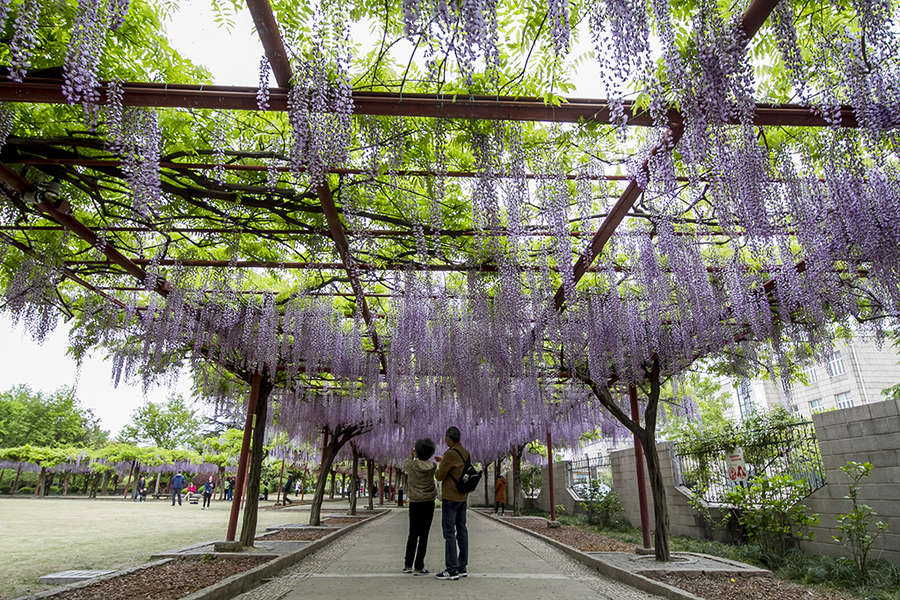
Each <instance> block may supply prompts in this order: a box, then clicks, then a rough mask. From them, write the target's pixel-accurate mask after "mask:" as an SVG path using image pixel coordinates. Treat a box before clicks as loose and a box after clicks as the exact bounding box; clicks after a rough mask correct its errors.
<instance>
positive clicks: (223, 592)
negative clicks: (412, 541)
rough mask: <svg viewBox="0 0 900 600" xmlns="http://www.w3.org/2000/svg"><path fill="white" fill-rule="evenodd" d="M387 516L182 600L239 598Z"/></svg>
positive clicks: (339, 532) (344, 530)
mask: <svg viewBox="0 0 900 600" xmlns="http://www.w3.org/2000/svg"><path fill="white" fill-rule="evenodd" d="M389 512H391V509H387V510H384V511H383V512H379V514H377V515H372V516H371V517H369V518H368V519H366V520H365V521H360V522H359V523H353V524H351V525H347V526H345V527H342V528H341V529H338V530H337V531H335V532H334V533H329V534H328V535H326V536H325V537H323V538H320V539H318V540H316V541H314V542H310V543H309V545H307V546H306V547H304V548H301V549H300V550H297V551H296V552H293V553H291V554H287V555H285V556H281V557H279V558H276V559H274V560H270V561H269V562H267V563H265V564H262V565H260V566H258V567H254V568H253V569H250V570H249V571H244V572H243V573H237V574H235V575H232V576H231V577H229V578H227V579H223V580H222V581H220V582H218V583H216V584H214V585H211V586H209V587H206V588H203V589H202V590H197V591H196V592H194V593H193V594H190V595H189V596H185V597H184V598H182V599H181V600H230V599H231V598H234V597H235V596H238V595H239V594H242V593H244V592H246V591H248V590H250V589H251V588H253V587H255V586H256V584H258V583H259V582H260V581H262V580H263V579H268V578H270V577H273V576H275V575H276V574H277V573H278V572H279V571H282V570H284V569H286V568H288V567H290V566H293V565H295V564H296V563H298V562H300V561H301V560H303V559H304V558H306V557H307V556H309V555H310V554H312V553H313V552H316V551H317V550H321V549H322V548H324V547H325V546H327V545H328V544H330V543H331V542H333V541H335V540H336V539H338V538H340V537H342V536H344V535H346V534H348V533H350V532H351V531H353V530H354V529H357V528H359V527H362V526H363V525H365V524H366V523H371V522H372V521H374V520H375V519H379V518H381V517H383V516H384V515H386V514H388V513H389Z"/></svg>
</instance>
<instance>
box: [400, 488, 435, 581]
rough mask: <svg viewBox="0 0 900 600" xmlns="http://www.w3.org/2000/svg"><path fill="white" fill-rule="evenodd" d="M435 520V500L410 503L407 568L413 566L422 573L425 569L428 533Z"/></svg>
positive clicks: (405, 563)
mask: <svg viewBox="0 0 900 600" xmlns="http://www.w3.org/2000/svg"><path fill="white" fill-rule="evenodd" d="M433 520H434V500H428V501H427V502H410V503H409V537H408V538H407V539H406V559H405V560H404V561H403V564H404V565H405V566H407V567H409V566H412V567H414V568H415V569H418V570H420V571H421V570H422V569H424V568H425V552H426V551H427V550H428V532H429V531H431V522H432V521H433ZM414 559H415V564H413V560H414Z"/></svg>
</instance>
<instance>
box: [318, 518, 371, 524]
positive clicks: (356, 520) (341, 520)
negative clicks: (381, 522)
mask: <svg viewBox="0 0 900 600" xmlns="http://www.w3.org/2000/svg"><path fill="white" fill-rule="evenodd" d="M368 518H369V517H327V518H325V519H322V523H328V524H329V525H352V524H354V523H359V522H360V521H365V520H366V519H368Z"/></svg>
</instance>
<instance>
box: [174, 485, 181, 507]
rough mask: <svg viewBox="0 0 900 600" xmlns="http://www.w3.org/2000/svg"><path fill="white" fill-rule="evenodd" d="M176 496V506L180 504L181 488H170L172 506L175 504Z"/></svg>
mask: <svg viewBox="0 0 900 600" xmlns="http://www.w3.org/2000/svg"><path fill="white" fill-rule="evenodd" d="M176 498H178V506H181V488H173V489H172V506H175V499H176Z"/></svg>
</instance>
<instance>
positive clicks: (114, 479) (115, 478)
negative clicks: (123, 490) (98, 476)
mask: <svg viewBox="0 0 900 600" xmlns="http://www.w3.org/2000/svg"><path fill="white" fill-rule="evenodd" d="M118 487H119V474H118V473H116V474H115V475H113V477H112V488H113V489H112V492H110V491H109V488H108V487H107V488H106V489H105V490H104V491H105V492H106V493H107V494H109V495H110V496H115V494H116V488H118Z"/></svg>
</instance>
